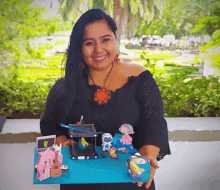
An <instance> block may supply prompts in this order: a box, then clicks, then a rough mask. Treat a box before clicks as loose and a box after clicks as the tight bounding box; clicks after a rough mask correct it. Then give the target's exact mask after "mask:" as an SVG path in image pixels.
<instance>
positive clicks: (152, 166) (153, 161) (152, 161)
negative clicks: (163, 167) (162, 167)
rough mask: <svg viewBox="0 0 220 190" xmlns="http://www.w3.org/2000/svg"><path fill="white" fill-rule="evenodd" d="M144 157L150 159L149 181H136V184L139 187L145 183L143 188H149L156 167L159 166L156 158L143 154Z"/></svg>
mask: <svg viewBox="0 0 220 190" xmlns="http://www.w3.org/2000/svg"><path fill="white" fill-rule="evenodd" d="M145 158H147V159H148V160H149V161H150V175H149V181H148V182H137V186H138V187H141V186H142V185H143V184H144V183H145V188H146V189H149V188H150V186H151V183H152V181H153V179H154V174H155V172H156V169H157V168H159V165H158V163H157V160H156V159H155V158H153V157H152V156H145Z"/></svg>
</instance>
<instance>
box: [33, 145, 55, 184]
mask: <svg viewBox="0 0 220 190" xmlns="http://www.w3.org/2000/svg"><path fill="white" fill-rule="evenodd" d="M54 158H55V153H54V152H53V151H52V150H50V149H49V148H47V149H46V150H45V151H44V152H40V153H39V158H38V161H37V179H38V180H40V181H42V180H45V179H47V178H49V177H50V168H51V166H52V165H53V160H54Z"/></svg>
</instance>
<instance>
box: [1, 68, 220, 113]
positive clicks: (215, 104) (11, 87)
mask: <svg viewBox="0 0 220 190" xmlns="http://www.w3.org/2000/svg"><path fill="white" fill-rule="evenodd" d="M188 74H189V72H188V71H180V72H178V73H177V74H174V75H169V76H168V77H166V78H164V77H162V75H159V76H155V80H156V82H157V84H158V86H159V89H160V92H161V96H162V99H163V102H164V112H165V116H166V117H184V116H194V117H202V116H205V117H211V116H220V83H219V82H218V78H215V77H211V78H209V79H206V78H205V77H201V78H188V77H187V75H188ZM51 87H52V84H38V83H36V82H23V81H21V80H18V75H17V74H16V72H15V73H14V75H13V76H12V77H5V78H4V80H2V81H1V82H0V102H2V103H3V104H2V106H1V108H0V114H5V115H8V116H11V114H12V113H13V112H14V111H25V110H28V111H30V112H32V113H34V114H42V113H43V111H44V107H45V103H46V98H47V95H48V93H49V90H50V88H51Z"/></svg>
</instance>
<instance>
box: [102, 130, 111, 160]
mask: <svg viewBox="0 0 220 190" xmlns="http://www.w3.org/2000/svg"><path fill="white" fill-rule="evenodd" d="M112 141H113V137H112V135H111V134H110V133H104V134H102V142H103V143H102V151H103V152H102V157H105V151H106V150H107V151H109V150H110V147H111V146H112Z"/></svg>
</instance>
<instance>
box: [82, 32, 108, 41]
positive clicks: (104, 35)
mask: <svg viewBox="0 0 220 190" xmlns="http://www.w3.org/2000/svg"><path fill="white" fill-rule="evenodd" d="M104 37H111V35H110V34H106V35H104V36H101V37H100V38H104ZM87 40H94V39H93V38H85V39H84V40H83V42H85V41H87Z"/></svg>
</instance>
